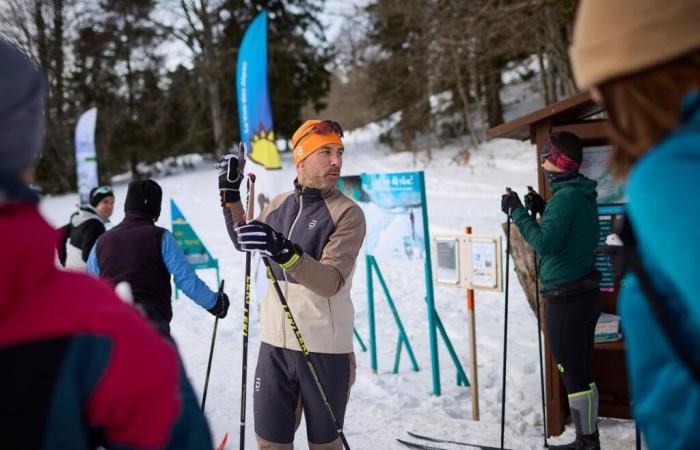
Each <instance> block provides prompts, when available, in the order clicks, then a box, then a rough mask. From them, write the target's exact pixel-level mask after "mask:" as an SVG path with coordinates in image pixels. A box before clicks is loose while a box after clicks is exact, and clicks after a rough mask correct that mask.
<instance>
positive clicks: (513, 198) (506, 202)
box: [501, 191, 523, 215]
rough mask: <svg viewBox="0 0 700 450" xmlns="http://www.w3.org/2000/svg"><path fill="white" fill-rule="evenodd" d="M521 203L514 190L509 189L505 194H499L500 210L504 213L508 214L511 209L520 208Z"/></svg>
mask: <svg viewBox="0 0 700 450" xmlns="http://www.w3.org/2000/svg"><path fill="white" fill-rule="evenodd" d="M522 206H523V203H522V202H521V201H520V197H518V193H517V192H515V191H510V192H509V193H507V194H503V195H501V211H503V212H504V213H505V214H508V215H510V213H512V212H513V211H515V210H516V209H518V208H522Z"/></svg>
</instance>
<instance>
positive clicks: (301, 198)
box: [280, 186, 305, 348]
mask: <svg viewBox="0 0 700 450" xmlns="http://www.w3.org/2000/svg"><path fill="white" fill-rule="evenodd" d="M304 189H305V188H304V186H302V187H301V193H300V194H299V211H298V212H297V216H296V217H295V218H294V221H293V222H292V225H290V227H289V233H287V239H289V240H291V239H292V231H293V230H294V226H295V225H296V224H297V221H298V220H299V217H301V210H302V209H303V208H304ZM281 267H282V266H280V268H281ZM282 276H283V277H284V297H285V298H286V299H287V304H289V281H288V280H287V271H286V270H284V269H282ZM282 314H284V311H283V312H282ZM285 320H286V317H284V318H283V319H282V321H283V323H284V321H285ZM282 342H283V344H284V348H287V333H286V331H285V332H284V333H282Z"/></svg>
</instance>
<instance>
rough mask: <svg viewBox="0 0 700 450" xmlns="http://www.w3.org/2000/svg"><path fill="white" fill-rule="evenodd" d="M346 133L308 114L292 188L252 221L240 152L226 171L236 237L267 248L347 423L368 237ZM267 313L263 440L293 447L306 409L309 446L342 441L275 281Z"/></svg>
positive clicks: (258, 395) (261, 363)
mask: <svg viewBox="0 0 700 450" xmlns="http://www.w3.org/2000/svg"><path fill="white" fill-rule="evenodd" d="M342 137H343V130H342V128H341V127H340V125H339V124H338V123H337V122H334V121H330V120H307V121H306V122H304V124H303V125H302V126H301V127H299V129H298V130H297V131H296V132H295V133H294V136H293V137H292V148H293V151H294V162H295V163H296V167H297V179H296V180H295V181H294V190H292V191H290V192H287V193H284V194H281V195H279V196H278V197H276V198H275V199H273V200H272V202H270V204H269V205H267V206H266V207H265V209H264V210H263V212H262V214H260V216H258V218H257V220H254V221H251V222H249V223H242V222H243V207H242V205H241V199H240V194H239V191H238V189H239V186H240V182H241V180H242V178H243V176H242V173H241V171H240V164H239V161H238V159H237V158H236V157H235V156H233V155H226V156H225V157H224V158H223V159H222V161H221V165H220V167H221V169H222V170H221V172H220V174H219V189H220V193H221V202H222V207H223V208H224V217H225V218H226V227H227V229H228V231H229V235H230V236H231V239H232V240H233V244H234V246H235V247H236V249H238V250H239V251H244V252H250V251H259V252H261V253H262V254H263V255H265V256H267V257H269V258H270V260H271V264H272V270H273V273H274V275H275V277H276V278H277V279H278V280H280V286H281V288H282V291H283V292H284V293H285V296H286V299H287V303H288V304H289V309H290V310H291V312H292V314H293V315H294V318H295V319H296V322H297V325H298V327H299V331H300V333H301V335H302V336H303V339H304V342H305V343H306V346H307V348H308V351H309V352H310V356H311V359H312V361H313V363H314V365H315V366H316V370H317V372H318V376H319V378H320V381H321V384H322V385H323V387H324V389H325V391H326V393H327V395H328V401H329V403H330V404H331V406H332V408H333V413H334V415H335V417H336V419H337V421H338V423H339V425H340V426H341V427H342V424H343V418H344V415H345V407H346V405H347V401H348V399H349V395H350V387H351V386H352V384H353V381H354V378H355V356H354V353H353V341H352V338H353V332H352V330H353V320H354V308H353V304H352V299H351V298H350V287H351V284H352V275H353V272H354V270H355V261H356V259H357V255H358V253H359V251H360V247H361V246H362V241H363V240H364V236H365V218H364V214H363V212H362V210H361V209H360V207H359V206H358V205H357V204H356V203H355V202H353V201H352V200H350V199H349V198H347V197H346V196H345V195H343V194H342V193H341V192H340V191H338V189H336V182H337V181H338V178H339V177H340V170H341V168H342V166H343V151H344V147H343V141H342ZM260 322H261V326H262V331H261V340H262V344H261V346H260V352H259V353H258V364H257V368H256V371H255V392H254V394H253V400H254V403H253V410H254V413H255V434H256V437H257V440H258V446H259V448H261V449H292V448H293V446H292V442H293V441H294V433H295V431H296V428H297V427H298V426H299V421H300V420H301V413H302V411H303V412H304V415H305V418H306V434H307V438H308V441H309V448H310V449H312V450H320V449H324V450H332V449H341V448H342V444H341V441H340V439H339V438H338V431H337V430H336V429H335V427H334V426H333V424H332V421H331V419H330V417H329V414H328V412H327V410H326V407H325V404H324V402H323V400H322V398H321V396H320V394H319V391H318V389H317V386H316V385H315V383H314V380H313V379H312V377H311V373H310V372H309V370H308V368H307V366H306V362H305V360H304V357H303V354H302V353H301V352H300V350H301V348H300V347H299V344H298V342H297V338H296V336H295V333H294V330H292V328H291V327H290V325H289V324H288V322H287V319H286V317H285V312H284V310H283V309H282V306H281V304H280V301H279V299H278V298H277V293H276V291H275V290H274V289H273V288H272V287H269V286H268V290H267V295H266V296H265V298H264V299H263V303H262V312H261V320H260Z"/></svg>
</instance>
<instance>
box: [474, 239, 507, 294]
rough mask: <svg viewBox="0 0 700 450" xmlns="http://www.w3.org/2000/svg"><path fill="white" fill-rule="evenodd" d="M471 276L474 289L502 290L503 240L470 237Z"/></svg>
mask: <svg viewBox="0 0 700 450" xmlns="http://www.w3.org/2000/svg"><path fill="white" fill-rule="evenodd" d="M469 242H470V244H471V245H470V274H469V279H470V281H471V286H472V288H473V289H484V290H500V284H501V268H500V267H501V264H500V255H501V249H500V247H501V245H500V243H501V238H500V237H470V238H469Z"/></svg>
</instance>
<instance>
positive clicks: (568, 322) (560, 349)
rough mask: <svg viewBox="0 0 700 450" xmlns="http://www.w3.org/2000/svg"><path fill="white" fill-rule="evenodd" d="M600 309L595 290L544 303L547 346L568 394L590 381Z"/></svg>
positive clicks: (586, 385)
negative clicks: (545, 304)
mask: <svg viewBox="0 0 700 450" xmlns="http://www.w3.org/2000/svg"><path fill="white" fill-rule="evenodd" d="M601 307H602V300H601V295H600V291H599V290H598V289H594V290H591V291H588V292H583V293H580V294H576V295H570V296H568V297H567V298H566V299H557V300H553V299H551V300H550V299H548V301H547V317H546V319H547V334H548V335H549V346H550V348H551V349H552V354H553V355H554V359H555V361H556V362H557V364H558V368H559V372H560V373H561V378H562V380H564V386H565V387H566V391H567V393H569V394H573V393H575V392H581V391H586V390H588V389H589V388H590V386H589V385H590V383H592V382H593V380H592V379H591V375H590V372H589V371H588V363H589V361H590V359H591V352H592V351H593V338H594V334H595V326H596V323H597V322H598V317H600V312H601Z"/></svg>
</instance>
